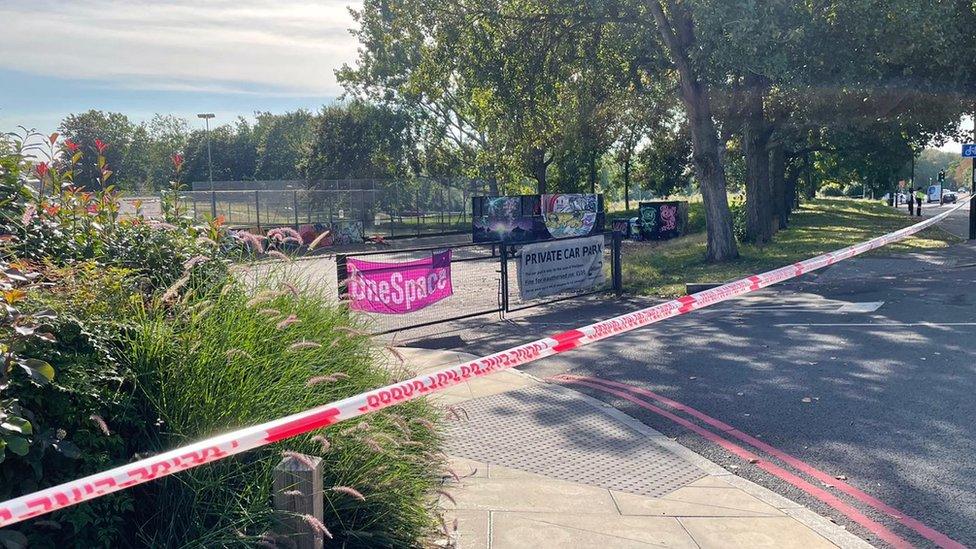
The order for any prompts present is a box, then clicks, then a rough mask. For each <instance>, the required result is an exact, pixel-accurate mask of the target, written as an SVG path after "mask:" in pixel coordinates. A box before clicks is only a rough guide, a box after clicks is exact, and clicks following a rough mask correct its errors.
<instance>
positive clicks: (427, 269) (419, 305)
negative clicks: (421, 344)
mask: <svg viewBox="0 0 976 549" xmlns="http://www.w3.org/2000/svg"><path fill="white" fill-rule="evenodd" d="M346 268H347V269H348V270H349V307H350V308H351V309H353V310H356V311H366V312H370V313H380V314H390V315H402V314H407V313H412V312H414V311H418V310H420V309H423V308H424V307H427V306H428V305H432V304H434V303H437V302H438V301H440V300H442V299H446V298H448V297H450V296H451V295H453V294H454V287H453V285H452V283H451V250H445V251H443V252H438V253H434V254H431V255H430V257H427V258H424V259H418V260H416V261H406V262H400V263H384V262H379V261H363V260H360V259H348V260H347V265H346Z"/></svg>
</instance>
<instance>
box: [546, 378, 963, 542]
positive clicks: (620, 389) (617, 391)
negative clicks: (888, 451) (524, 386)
mask: <svg viewBox="0 0 976 549" xmlns="http://www.w3.org/2000/svg"><path fill="white" fill-rule="evenodd" d="M551 380H552V381H557V382H560V383H570V384H575V385H582V386H585V387H590V388H591V389H596V390H598V391H603V392H605V393H608V394H612V395H614V396H617V397H620V398H622V399H624V400H627V401H629V402H632V403H634V404H636V405H637V406H640V407H641V408H643V409H645V410H648V411H651V412H653V413H655V414H657V415H660V416H662V417H665V418H667V419H669V420H671V421H673V422H675V423H677V424H678V425H681V426H682V427H684V428H686V429H688V430H690V431H693V432H695V433H696V434H698V435H700V436H701V437H702V438H704V439H706V440H708V441H709V442H712V443H713V444H716V445H718V446H720V447H721V448H723V449H725V450H726V451H727V452H729V453H731V454H732V455H735V456H737V457H739V458H741V459H743V460H745V461H747V462H749V463H752V464H754V465H755V466H756V467H758V468H760V469H762V470H764V471H766V472H767V473H770V474H772V475H774V476H776V477H778V478H779V479H781V480H783V481H785V482H788V483H789V484H792V485H793V486H795V487H797V488H799V489H801V490H803V491H804V492H806V493H808V494H810V495H811V496H813V497H815V498H817V499H819V500H820V501H822V502H824V503H826V504H827V505H829V506H831V507H833V508H834V509H837V510H838V511H840V512H841V513H844V515H846V516H847V517H848V518H850V519H851V520H853V521H854V522H856V523H858V524H860V525H861V526H863V527H864V528H865V529H867V530H868V531H870V532H871V533H872V534H874V535H875V536H877V537H878V539H880V540H883V541H885V542H887V543H889V544H891V545H892V546H894V547H899V548H901V547H912V544H911V543H909V542H908V541H906V540H904V539H903V538H901V537H900V536H898V535H897V534H895V533H894V532H892V531H891V530H890V529H888V528H887V527H886V526H884V525H883V524H880V523H878V522H877V521H875V520H873V519H871V518H870V517H868V516H867V515H865V514H864V513H862V512H861V511H859V510H858V509H857V508H855V507H853V506H852V505H850V504H848V503H847V502H845V501H844V500H842V499H841V498H839V497H837V496H836V495H834V494H832V493H830V492H828V491H827V490H825V489H823V488H821V487H820V486H816V485H814V484H812V483H810V482H808V481H807V480H804V479H803V478H801V477H800V476H798V475H796V474H795V473H792V472H790V471H788V470H786V469H784V468H783V467H780V466H778V465H776V464H774V463H772V462H770V461H767V460H763V459H761V458H760V457H759V456H757V455H755V454H754V453H753V452H751V451H750V450H748V449H746V448H745V447H743V446H741V445H739V444H736V443H735V442H733V441H731V440H729V439H728V438H725V437H723V436H721V435H720V434H718V433H715V432H714V431H710V430H708V429H705V428H704V427H702V426H700V425H698V424H696V423H692V422H691V421H689V420H687V419H685V418H683V417H680V416H678V415H676V414H674V413H672V412H669V411H667V410H665V409H663V408H660V407H658V406H655V405H654V404H651V403H650V402H648V401H646V400H643V399H642V398H639V397H645V398H648V399H651V400H653V401H656V402H657V403H660V404H663V405H665V406H667V407H668V408H671V409H672V410H674V411H675V412H682V413H685V414H687V415H689V416H691V417H693V418H695V419H698V420H699V421H701V422H702V423H705V424H707V425H709V426H711V427H713V428H715V429H717V430H719V431H721V433H722V434H725V435H727V436H728V437H731V438H734V439H738V440H740V441H742V442H744V443H746V444H748V445H749V446H752V447H753V448H755V449H757V450H760V451H762V452H765V453H767V454H769V455H770V456H773V457H775V458H776V459H778V460H780V461H782V462H783V463H786V464H788V465H790V466H791V467H793V468H795V469H796V470H798V471H800V472H801V473H804V474H806V475H808V476H810V477H812V478H814V479H816V480H818V481H820V482H822V483H824V484H830V485H831V486H833V487H834V488H836V489H838V490H840V491H841V492H843V493H844V494H847V495H848V496H850V497H852V498H854V499H855V500H857V501H858V502H860V503H862V504H864V505H867V506H869V507H872V508H874V509H876V510H878V511H881V512H883V513H885V514H886V515H888V516H889V517H891V518H892V519H894V520H896V521H897V522H899V523H900V524H902V525H903V526H905V527H907V528H910V529H911V530H914V531H915V532H917V533H918V534H919V535H921V536H922V537H924V538H925V539H927V540H929V541H931V542H933V543H935V544H936V545H938V546H940V547H946V548H952V549H964V548H965V546H964V545H962V544H961V543H959V542H957V541H955V540H953V539H951V538H950V537H949V536H947V535H945V534H943V533H941V532H939V531H937V530H935V529H933V528H931V527H929V526H926V525H925V524H922V523H921V522H920V521H918V520H916V519H914V518H912V517H909V516H907V515H906V514H905V513H903V512H901V511H899V510H898V509H895V508H894V507H892V506H890V505H888V504H887V503H884V502H883V501H881V500H879V499H877V498H875V497H874V496H871V495H870V494H867V493H865V492H863V491H861V490H860V489H858V488H856V487H854V486H851V485H850V484H848V483H847V482H844V481H843V480H838V479H836V478H834V477H833V476H831V475H828V474H827V473H825V472H823V471H821V470H819V469H817V468H815V467H813V466H812V465H810V464H808V463H806V462H804V461H802V460H800V459H799V458H797V457H795V456H792V455H790V454H787V453H786V452H783V451H782V450H779V449H778V448H775V447H773V446H770V445H769V444H767V443H765V442H763V441H761V440H758V439H756V438H755V437H752V436H750V435H747V434H745V433H743V432H741V431H739V430H738V429H736V428H734V427H732V426H731V425H728V424H726V423H724V422H722V421H719V420H717V419H715V418H713V417H711V416H708V415H706V414H704V413H702V412H700V411H698V410H696V409H694V408H691V407H690V406H686V405H684V404H681V403H680V402H677V401H674V400H672V399H669V398H667V397H664V396H661V395H658V394H657V393H653V392H651V391H648V390H647V389H642V388H640V387H635V386H632V385H628V384H626V383H619V382H616V381H608V380H604V379H599V378H594V377H586V376H575V375H568V374H565V375H558V376H554V377H553V378H551ZM638 395H639V396H638Z"/></svg>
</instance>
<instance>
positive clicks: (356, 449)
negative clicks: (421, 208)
mask: <svg viewBox="0 0 976 549" xmlns="http://www.w3.org/2000/svg"><path fill="white" fill-rule="evenodd" d="M255 292H256V293H250V294H245V293H244V291H243V289H242V288H238V287H233V286H232V287H230V288H228V289H227V290H225V291H223V292H221V293H220V294H219V295H218V296H215V297H214V298H213V299H212V300H210V301H208V302H201V303H198V304H197V305H196V306H194V307H191V308H189V309H187V310H185V311H183V312H181V313H180V314H179V315H178V317H177V318H176V319H174V318H172V315H171V313H169V312H167V311H165V310H155V309H150V310H148V311H147V312H146V315H145V316H144V317H143V318H141V319H139V322H138V326H137V327H136V328H135V329H134V330H132V331H131V332H130V334H129V337H128V338H127V340H126V342H125V345H124V348H125V353H124V356H125V361H126V364H127V365H128V366H129V367H130V368H131V370H132V372H133V373H134V375H136V376H137V377H138V392H139V394H140V397H141V398H140V400H141V401H143V402H144V403H145V405H146V406H147V407H148V408H147V409H146V410H145V412H143V413H142V414H141V415H142V416H143V417H153V418H158V425H159V428H158V429H151V430H149V431H148V432H147V436H148V438H147V441H146V443H145V448H146V449H147V450H154V451H155V450H163V449H167V448H171V447H173V446H176V445H179V444H183V443H187V442H191V441H193V440H197V439H199V438H201V437H205V436H209V435H211V434H213V433H217V432H221V431H226V430H228V429H231V428H234V427H239V426H241V425H249V424H254V423H257V422H261V421H267V420H270V419H273V418H277V417H281V416H284V415H287V414H290V413H294V412H297V411H301V410H304V409H307V408H311V407H313V406H316V405H320V404H323V403H326V402H332V401H335V400H338V399H340V398H343V397H346V396H349V395H352V394H355V393H358V392H360V391H362V390H365V389H367V388H371V387H376V386H379V385H382V384H385V383H389V382H390V381H391V380H392V379H393V376H394V375H396V374H394V373H393V372H387V371H385V370H384V369H382V368H377V367H376V366H374V364H375V363H376V357H375V356H374V355H373V351H372V350H371V348H370V345H369V341H368V339H367V338H366V337H364V336H362V335H357V333H356V332H355V330H350V327H351V325H350V321H349V318H348V316H347V313H346V312H345V311H344V310H342V309H341V308H338V307H335V306H332V305H327V304H325V302H324V301H323V300H322V299H321V298H320V297H319V296H315V295H308V294H304V293H303V294H301V297H295V296H294V294H292V293H291V292H290V291H288V290H284V291H278V290H277V289H275V288H271V289H262V288H259V289H257V290H255ZM270 310H274V311H278V312H277V313H275V314H269V311H270ZM290 315H294V317H295V318H296V319H297V320H298V321H297V322H294V323H292V324H290V325H287V326H286V327H283V326H282V321H283V320H284V319H286V318H289V317H290ZM285 324H288V323H287V322H286V323H285ZM323 376H332V377H334V378H335V379H331V381H330V380H324V381H322V382H320V383H315V380H316V378H318V379H322V378H323ZM310 380H313V381H311V382H310ZM411 418H426V420H435V419H436V415H435V413H434V411H433V409H432V408H431V407H430V406H429V405H427V404H426V403H424V402H422V401H420V402H413V403H407V404H405V405H403V406H402V407H401V406H398V407H397V408H395V409H391V410H390V411H389V412H383V413H379V414H371V415H370V416H367V417H365V418H364V420H363V422H362V423H360V424H359V426H357V425H356V424H352V425H342V426H339V427H338V428H334V429H330V430H328V431H325V432H323V433H320V434H323V435H325V436H326V437H327V438H328V440H329V442H330V444H331V446H330V448H329V449H328V450H327V451H324V450H323V448H322V445H321V444H320V443H319V442H316V441H313V440H312V439H311V438H310V436H302V437H299V438H297V439H294V440H289V441H286V442H283V443H281V444H277V445H274V446H271V447H266V448H263V449H259V450H255V451H251V452H248V453H247V454H246V455H244V456H242V457H241V458H237V459H229V460H223V461H221V462H217V463H213V464H210V465H207V466H206V467H202V468H199V469H195V470H193V471H192V472H187V473H183V474H181V475H180V477H179V478H168V479H165V480H161V481H159V482H156V483H154V484H151V485H149V486H148V487H147V489H146V493H145V494H144V497H145V498H146V501H147V502H148V501H166V502H167V504H166V506H165V507H161V506H154V505H140V506H137V508H138V516H137V518H136V520H135V521H134V522H133V524H137V525H140V526H139V527H138V531H137V532H136V535H137V536H138V539H139V540H140V542H141V543H145V544H148V545H156V544H159V543H165V544H175V545H181V544H183V543H193V544H198V545H204V546H211V545H223V544H228V543H238V542H239V539H240V538H239V537H238V535H239V534H237V533H235V532H241V533H243V534H244V535H245V536H246V537H247V538H251V539H254V538H255V537H257V536H258V535H260V534H261V533H263V532H265V531H266V530H268V529H269V528H270V527H271V516H270V514H269V513H270V510H269V505H268V502H269V501H270V497H271V492H270V490H271V470H272V468H273V467H274V465H275V464H276V463H277V462H278V461H279V460H280V459H281V451H282V450H295V451H299V452H302V453H306V454H310V455H321V456H322V458H323V459H324V460H325V475H326V478H325V485H326V487H327V488H330V487H332V486H350V487H353V488H355V489H356V490H358V491H360V492H361V493H362V494H363V495H364V496H365V497H366V500H365V501H363V502H359V501H356V500H355V499H353V498H350V497H349V496H346V495H343V494H341V493H337V492H332V491H330V490H327V493H326V499H327V502H326V506H325V508H326V520H325V523H326V524H327V526H328V527H329V529H330V530H331V532H332V533H333V535H335V536H336V541H335V542H334V543H336V544H337V545H340V546H346V547H404V546H411V545H414V544H416V543H417V542H418V540H419V539H420V538H421V536H422V535H423V534H424V533H425V532H427V531H429V528H430V527H432V526H433V523H432V521H431V514H430V507H431V501H430V500H429V499H428V498H427V494H429V493H431V491H432V490H433V489H434V488H435V487H436V485H437V482H438V480H439V476H438V475H439V473H438V470H437V467H435V466H434V465H435V464H436V463H437V461H436V458H434V461H431V459H432V458H431V457H430V453H432V452H436V451H437V449H438V442H437V435H436V434H435V433H434V432H433V431H431V430H429V429H428V428H427V427H425V426H424V423H425V422H417V421H411ZM426 420H425V421H426ZM157 498H158V499H157Z"/></svg>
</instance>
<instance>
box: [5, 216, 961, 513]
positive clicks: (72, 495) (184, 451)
mask: <svg viewBox="0 0 976 549" xmlns="http://www.w3.org/2000/svg"><path fill="white" fill-rule="evenodd" d="M964 204H965V203H962V204H959V205H958V206H956V207H955V208H952V209H951V210H948V211H946V212H944V213H942V214H939V215H937V216H935V217H932V218H930V219H927V220H925V221H922V222H921V223H918V224H915V225H912V226H910V227H906V228H904V229H901V230H898V231H895V232H893V233H889V234H886V235H883V236H879V237H877V238H874V239H871V240H868V241H867V242H862V243H860V244H855V245H853V246H849V247H847V248H843V249H841V250H837V251H835V252H830V253H826V254H823V255H820V256H817V257H814V258H811V259H807V260H805V261H801V262H799V263H794V264H793V265H790V266H787V267H782V268H780V269H776V270H773V271H769V272H766V273H762V274H758V275H753V276H750V277H748V278H743V279H741V280H736V281H735V282H730V283H728V284H725V285H722V286H719V287H717V288H713V289H711V290H706V291H703V292H699V293H696V294H692V295H686V296H684V297H681V298H678V299H675V300H672V301H668V302H666V303H661V304H659V305H655V306H653V307H648V308H646V309H641V310H638V311H634V312H631V313H627V314H624V315H621V316H618V317H614V318H611V319H608V320H603V321H600V322H597V323H595V324H590V325H589V326H583V327H581V328H578V329H575V330H569V331H566V332H562V333H559V334H556V335H553V336H551V337H546V338H542V339H539V340H536V341H532V342H530V343H526V344H523V345H519V346H518V347H513V348H511V349H508V350H506V351H501V352H499V353H495V354H492V355H489V356H485V357H482V358H478V359H475V360H472V361H470V362H466V363H464V364H459V365H457V366H453V367H450V368H445V369H443V370H440V371H438V372H435V373H431V374H426V375H422V376H418V377H415V378H413V379H408V380H406V381H403V382H400V383H395V384H393V385H388V386H386V387H381V388H379V389H375V390H372V391H368V392H366V393H361V394H358V395H355V396H351V397H349V398H346V399H343V400H340V401H338V402H334V403H331V404H326V405H324V406H319V407H316V408H312V409H311V410H306V411H304V412H300V413H297V414H293V415H290V416H287V417H284V418H281V419H276V420H273V421H269V422H267V423H262V424H260V425H254V426H252V427H245V428H243V429H240V430H237V431H234V432H231V433H226V434H224V435H220V436H216V437H212V438H209V439H206V440H202V441H200V442H197V443H195V444H190V445H188V446H184V447H182V448H177V449H175V450H172V451H169V452H166V453H163V454H159V455H155V456H152V457H149V458H145V459H142V460H139V461H137V462H134V463H129V464H126V465H122V466H120V467H116V468H114V469H110V470H108V471H104V472H101V473H96V474H94V475H91V476H88V477H85V478H81V479H77V480H73V481H70V482H66V483H64V484H61V485H59V486H54V487H52V488H47V489H44V490H40V491H38V492H35V493H32V494H28V495H25V496H21V497H18V498H15V499H11V500H9V501H5V502H3V503H0V527H3V526H8V525H10V524H14V523H17V522H20V521H23V520H27V519H29V518H32V517H36V516H38V515H43V514H45V513H50V512H52V511H55V510H57V509H62V508H65V507H69V506H72V505H75V504H78V503H81V502H84V501H88V500H92V499H95V498H97V497H99V496H103V495H105V494H109V493H112V492H117V491H119V490H123V489H125V488H128V487H130V486H135V485H137V484H142V483H144V482H148V481H150V480H152V479H155V478H158V477H161V476H165V475H171V474H173V473H176V472H179V471H183V470H186V469H190V468H193V467H196V466H198V465H203V464H205V463H209V462H212V461H217V460H219V459H223V458H225V457H228V456H232V455H235V454H239V453H241V452H246V451H247V450H251V449H254V448H258V447H261V446H265V445H267V444H271V443H274V442H278V441H281V440H285V439H287V438H291V437H294V436H297V435H300V434H303V433H308V432H310V431H314V430H316V429H321V428H324V427H328V426H330V425H333V424H335V423H338V422H340V421H345V420H348V419H352V418H355V417H359V416H361V415H364V414H368V413H371V412H375V411H377V410H382V409H384V408H387V407H389V406H393V405H395V404H399V403H401V402H405V401H408V400H411V399H414V398H417V397H420V396H423V395H427V394H430V393H433V392H437V391H440V390H442V389H446V388H448V387H452V386H454V385H457V384H459V383H463V382H465V381H466V380H468V379H471V378H475V377H481V376H486V375H489V374H491V373H493V372H496V371H499V370H505V369H508V368H512V367H514V366H519V365H522V364H526V363H528V362H532V361H534V360H538V359H540V358H544V357H547V356H551V355H554V354H557V353H561V352H564V351H569V350H572V349H575V348H576V347H579V346H582V345H586V344H588V343H593V342H595V341H599V340H601V339H605V338H608V337H612V336H614V335H617V334H620V333H624V332H628V331H630V330H634V329H636V328H640V327H642V326H647V325H650V324H654V323H655V322H660V321H662V320H665V319H667V318H671V317H673V316H677V315H681V314H685V313H688V312H690V311H694V310H695V309H700V308H702V307H707V306H709V305H713V304H715V303H719V302H722V301H725V300H728V299H732V298H734V297H738V296H741V295H744V294H747V293H749V292H752V291H755V290H758V289H760V288H765V287H766V286H770V285H772V284H776V283H778V282H782V281H784V280H787V279H790V278H795V277H797V276H800V275H802V274H804V273H807V272H810V271H814V270H817V269H821V268H823V267H826V266H828V265H832V264H834V263H836V262H838V261H842V260H844V259H848V258H850V257H853V256H856V255H859V254H862V253H864V252H867V251H870V250H873V249H876V248H880V247H882V246H885V245H888V244H890V243H892V242H897V241H899V240H902V239H905V238H907V237H909V236H911V235H913V234H915V233H917V232H919V231H921V230H922V229H925V228H927V227H930V226H932V225H934V224H935V223H938V222H939V221H941V220H942V219H944V218H945V217H946V216H948V215H949V214H951V213H952V212H954V211H956V210H958V209H959V208H961V207H962V206H963V205H964Z"/></svg>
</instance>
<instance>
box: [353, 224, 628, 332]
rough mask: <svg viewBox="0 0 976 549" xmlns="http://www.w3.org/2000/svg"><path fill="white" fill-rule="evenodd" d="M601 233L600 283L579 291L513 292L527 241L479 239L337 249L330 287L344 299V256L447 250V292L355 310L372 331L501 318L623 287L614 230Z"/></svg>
mask: <svg viewBox="0 0 976 549" xmlns="http://www.w3.org/2000/svg"><path fill="white" fill-rule="evenodd" d="M602 236H603V237H604V243H605V244H606V245H605V246H604V257H603V269H604V273H605V276H604V282H603V283H602V284H600V285H598V286H596V287H593V288H587V289H584V290H579V291H568V292H564V293H561V294H557V295H550V296H546V297H540V298H536V299H530V300H522V299H521V298H520V297H519V288H518V272H517V267H516V262H517V260H518V258H519V254H520V253H521V250H522V248H523V246H525V245H527V244H532V243H520V244H519V245H517V246H512V245H502V244H500V243H479V244H462V245H455V246H449V247H427V248H413V249H404V250H388V251H387V250H384V251H376V252H363V253H351V254H338V255H337V256H336V257H335V262H336V263H335V273H336V287H337V288H338V289H339V298H340V299H347V298H348V296H346V295H345V292H346V287H347V284H348V268H347V264H348V261H349V259H359V260H364V261H370V262H383V263H390V264H395V263H403V262H407V261H414V260H418V259H426V258H430V257H431V256H432V255H434V254H437V253H439V252H443V251H445V250H448V249H450V250H451V255H452V259H451V279H452V286H453V295H452V296H451V297H449V298H447V299H444V300H442V301H439V302H437V303H434V304H432V305H429V306H428V307H426V308H423V309H420V310H418V311H415V312H411V313H408V314H402V315H394V314H378V313H366V312H359V314H361V315H363V316H364V317H366V320H367V323H368V324H369V326H370V330H371V331H372V332H373V334H374V335H380V334H388V333H392V332H398V331H401V330H408V329H414V328H421V327H425V326H431V325H435V324H440V323H443V322H449V321H455V320H462V319H466V318H471V317H475V316H481V315H487V314H498V315H499V318H504V316H505V313H509V312H515V311H522V310H525V309H530V308H532V307H539V306H542V305H548V304H552V303H556V302H559V301H565V300H570V299H578V298H582V297H585V296H589V295H595V294H601V293H607V292H611V291H612V292H616V293H617V294H618V295H619V293H620V292H621V290H622V288H623V280H622V275H621V265H620V249H621V241H622V238H621V235H620V234H619V233H603V234H602ZM582 238H590V237H582ZM573 240H579V239H576V238H568V239H561V240H560V241H573Z"/></svg>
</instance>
